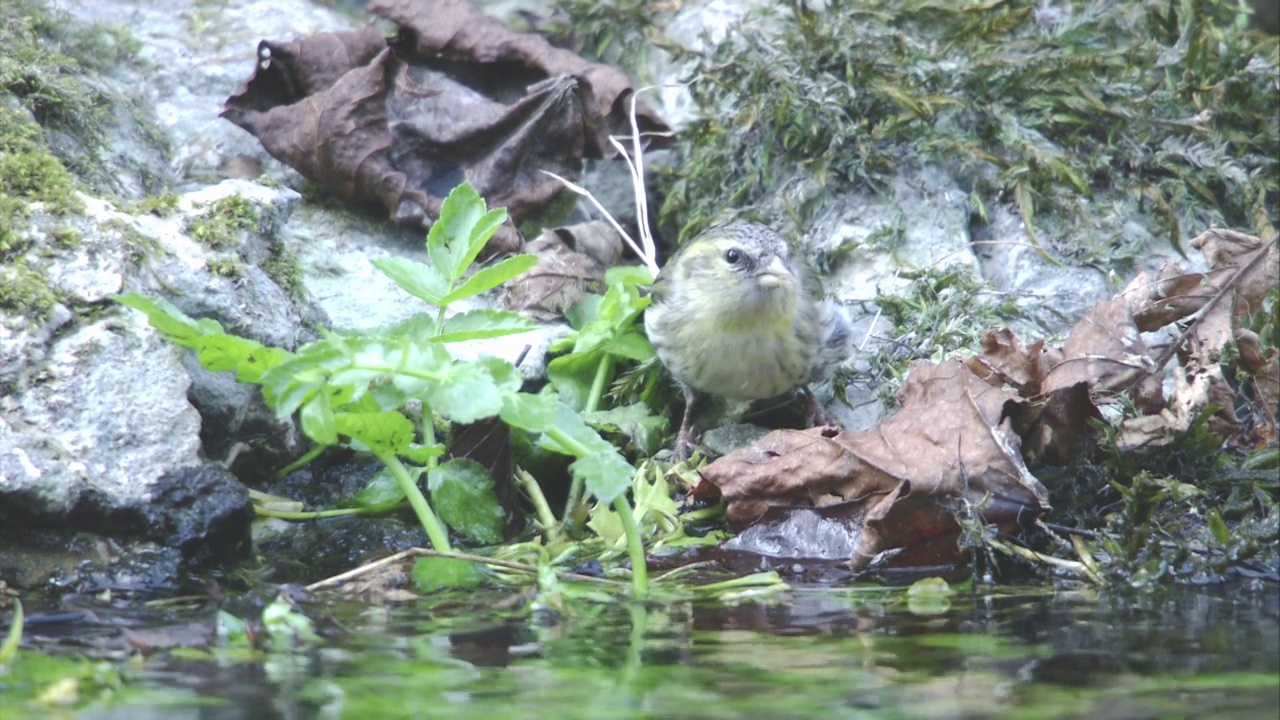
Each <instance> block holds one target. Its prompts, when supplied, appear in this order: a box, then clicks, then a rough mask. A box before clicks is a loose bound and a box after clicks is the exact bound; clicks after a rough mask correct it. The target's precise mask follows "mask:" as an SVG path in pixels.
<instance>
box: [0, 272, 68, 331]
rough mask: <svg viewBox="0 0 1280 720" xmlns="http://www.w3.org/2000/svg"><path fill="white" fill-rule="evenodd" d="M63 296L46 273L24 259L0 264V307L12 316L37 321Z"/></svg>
mask: <svg viewBox="0 0 1280 720" xmlns="http://www.w3.org/2000/svg"><path fill="white" fill-rule="evenodd" d="M61 300H62V296H61V294H59V293H58V292H57V291H56V290H54V289H53V288H51V287H50V286H49V279H48V278H47V277H45V275H44V274H43V273H41V272H39V271H37V270H34V269H32V268H30V267H27V266H26V265H25V264H22V263H15V264H13V265H9V266H3V267H0V311H4V313H5V314H7V315H9V316H10V317H14V318H25V319H26V320H27V322H28V323H29V324H31V325H36V324H39V322H40V321H41V320H42V319H43V318H44V316H45V314H46V313H48V312H49V308H51V307H53V305H54V303H57V302H61Z"/></svg>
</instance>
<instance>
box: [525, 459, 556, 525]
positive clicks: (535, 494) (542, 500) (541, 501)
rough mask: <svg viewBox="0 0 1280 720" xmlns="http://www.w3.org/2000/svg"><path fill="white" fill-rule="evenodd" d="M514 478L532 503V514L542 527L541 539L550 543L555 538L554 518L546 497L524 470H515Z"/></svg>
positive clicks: (536, 482)
mask: <svg viewBox="0 0 1280 720" xmlns="http://www.w3.org/2000/svg"><path fill="white" fill-rule="evenodd" d="M515 476H516V482H518V483H520V487H522V488H524V492H525V494H526V495H528V496H529V502H531V503H533V514H534V515H535V516H536V517H537V518H538V525H540V526H541V527H542V535H543V537H545V538H546V539H547V541H548V542H550V541H551V540H552V539H553V538H554V537H555V536H556V533H555V529H556V516H555V515H554V514H553V513H552V512H551V505H550V504H548V503H547V496H546V495H543V494H542V488H541V487H540V486H539V485H538V481H537V479H535V478H534V477H533V476H532V475H530V474H529V473H528V472H526V471H525V470H524V469H522V468H516V472H515Z"/></svg>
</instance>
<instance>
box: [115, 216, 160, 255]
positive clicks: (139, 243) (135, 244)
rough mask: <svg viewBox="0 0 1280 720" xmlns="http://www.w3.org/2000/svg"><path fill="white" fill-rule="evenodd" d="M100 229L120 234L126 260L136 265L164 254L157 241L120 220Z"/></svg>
mask: <svg viewBox="0 0 1280 720" xmlns="http://www.w3.org/2000/svg"><path fill="white" fill-rule="evenodd" d="M100 227H101V228H102V229H103V230H114V231H116V232H118V233H120V235H121V240H120V244H121V246H122V247H124V249H125V253H126V258H127V260H128V261H129V262H131V263H133V264H135V265H136V264H138V263H140V262H142V261H143V260H144V259H146V258H147V257H149V256H152V255H155V254H157V253H160V252H163V249H162V248H161V246H160V243H159V242H158V241H157V240H155V239H154V238H151V237H148V236H146V235H143V234H142V233H141V232H139V231H138V229H137V228H136V227H134V226H133V225H131V224H129V223H127V222H125V221H124V220H121V219H119V218H116V219H113V220H108V221H106V222H104V223H102V225H101V226H100Z"/></svg>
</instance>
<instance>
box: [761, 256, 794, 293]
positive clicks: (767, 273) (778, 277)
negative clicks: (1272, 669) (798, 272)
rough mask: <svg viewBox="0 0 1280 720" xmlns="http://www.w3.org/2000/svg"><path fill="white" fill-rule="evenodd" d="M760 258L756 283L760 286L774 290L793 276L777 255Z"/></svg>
mask: <svg viewBox="0 0 1280 720" xmlns="http://www.w3.org/2000/svg"><path fill="white" fill-rule="evenodd" d="M760 260H761V262H760V265H759V270H757V271H756V283H758V284H759V285H760V287H762V288H764V289H766V290H772V289H773V288H776V287H781V286H782V285H784V284H785V283H786V282H787V280H788V278H790V277H791V271H790V270H788V269H787V266H786V264H784V263H783V262H782V258H779V257H778V256H777V255H766V256H764V257H763V258H760Z"/></svg>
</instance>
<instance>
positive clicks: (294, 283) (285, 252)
mask: <svg viewBox="0 0 1280 720" xmlns="http://www.w3.org/2000/svg"><path fill="white" fill-rule="evenodd" d="M261 267H262V271H263V272H265V273H266V274H267V276H268V277H270V278H271V279H272V280H274V281H275V282H276V284H277V285H279V286H280V289H282V290H284V291H285V292H286V293H288V294H289V295H290V296H292V297H295V298H301V297H303V296H304V295H306V292H307V290H306V286H305V285H303V282H302V266H301V265H299V264H298V256H297V255H295V254H294V253H293V251H292V250H290V249H289V248H288V247H287V246H285V245H284V244H283V243H281V242H279V241H276V242H274V243H272V245H271V254H270V255H268V256H267V257H266V259H265V260H263V261H262V264H261Z"/></svg>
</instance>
